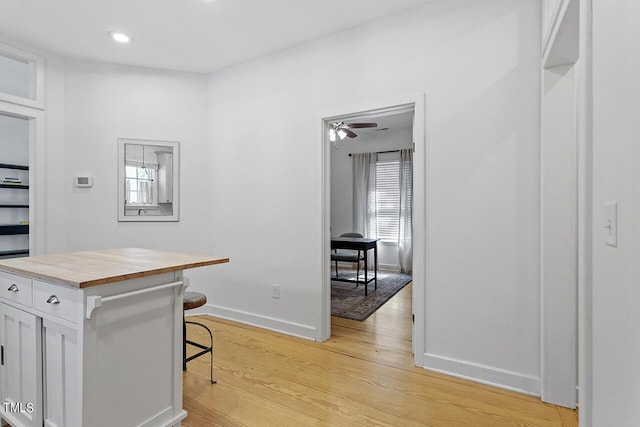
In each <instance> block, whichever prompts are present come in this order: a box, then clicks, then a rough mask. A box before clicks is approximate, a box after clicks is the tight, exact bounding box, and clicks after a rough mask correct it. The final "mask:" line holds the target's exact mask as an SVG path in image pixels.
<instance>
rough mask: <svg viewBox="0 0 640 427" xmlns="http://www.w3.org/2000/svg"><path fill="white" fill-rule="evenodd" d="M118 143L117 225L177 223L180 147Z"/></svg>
mask: <svg viewBox="0 0 640 427" xmlns="http://www.w3.org/2000/svg"><path fill="white" fill-rule="evenodd" d="M118 142H119V147H118V221H178V212H179V198H178V195H179V191H180V183H179V180H178V178H179V173H178V172H179V166H180V150H179V148H180V144H179V143H178V142H175V141H153V140H144V139H125V138H119V140H118Z"/></svg>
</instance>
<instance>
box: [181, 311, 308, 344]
mask: <svg viewBox="0 0 640 427" xmlns="http://www.w3.org/2000/svg"><path fill="white" fill-rule="evenodd" d="M198 314H208V315H211V316H214V317H220V318H222V319H226V320H232V321H234V322H239V323H244V324H246V325H251V326H255V327H257V328H263V329H268V330H270V331H274V332H279V333H282V334H285V335H291V336H294V337H298V338H304V339H307V340H310V341H315V339H316V328H315V327H313V326H307V325H302V324H299V323H294V322H288V321H285V320H281V319H276V318H273V317H268V316H261V315H259V314H255V313H249V312H246V311H242V310H234V309H230V308H226V307H220V306H218V305H214V304H206V305H203V306H202V307H200V309H199V310H198V311H196V310H190V311H189V315H190V316H193V315H198Z"/></svg>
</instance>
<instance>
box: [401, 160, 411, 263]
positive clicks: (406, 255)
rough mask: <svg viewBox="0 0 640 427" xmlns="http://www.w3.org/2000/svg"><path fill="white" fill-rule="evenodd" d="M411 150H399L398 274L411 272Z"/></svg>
mask: <svg viewBox="0 0 640 427" xmlns="http://www.w3.org/2000/svg"><path fill="white" fill-rule="evenodd" d="M412 202H413V150H411V149H404V150H400V227H399V233H398V234H399V235H398V255H399V260H400V272H401V273H403V274H410V273H411V271H412V270H413V243H412V235H413V204H412Z"/></svg>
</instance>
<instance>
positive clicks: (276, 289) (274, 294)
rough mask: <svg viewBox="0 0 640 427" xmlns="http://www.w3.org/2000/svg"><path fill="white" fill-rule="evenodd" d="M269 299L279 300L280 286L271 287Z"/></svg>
mask: <svg viewBox="0 0 640 427" xmlns="http://www.w3.org/2000/svg"><path fill="white" fill-rule="evenodd" d="M271 298H276V299H278V298H280V285H271Z"/></svg>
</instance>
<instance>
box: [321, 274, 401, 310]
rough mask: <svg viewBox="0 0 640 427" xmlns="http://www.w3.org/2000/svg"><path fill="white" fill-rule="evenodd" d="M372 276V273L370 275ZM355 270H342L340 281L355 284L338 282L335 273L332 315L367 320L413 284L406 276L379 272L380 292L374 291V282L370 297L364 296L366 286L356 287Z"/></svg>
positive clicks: (371, 285) (370, 283)
mask: <svg viewBox="0 0 640 427" xmlns="http://www.w3.org/2000/svg"><path fill="white" fill-rule="evenodd" d="M369 274H371V273H369ZM355 276H356V272H355V270H340V279H350V280H354V282H337V281H335V280H333V279H335V273H334V275H333V276H332V277H331V279H332V280H331V315H332V316H338V317H344V318H346V319H352V320H359V321H362V320H366V319H367V317H369V316H371V315H372V314H373V313H375V311H376V310H377V309H379V308H380V307H382V306H383V305H384V303H386V302H387V301H389V300H390V299H391V297H393V296H394V295H395V294H397V293H398V292H399V291H400V290H401V289H402V288H404V287H405V286H407V285H408V284H409V283H411V276H407V275H406V274H398V273H390V272H386V271H379V272H378V290H374V285H373V281H371V282H369V295H367V296H366V297H365V296H364V284H362V283H361V284H360V286H358V287H357V288H356V287H355V286H356V285H355Z"/></svg>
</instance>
